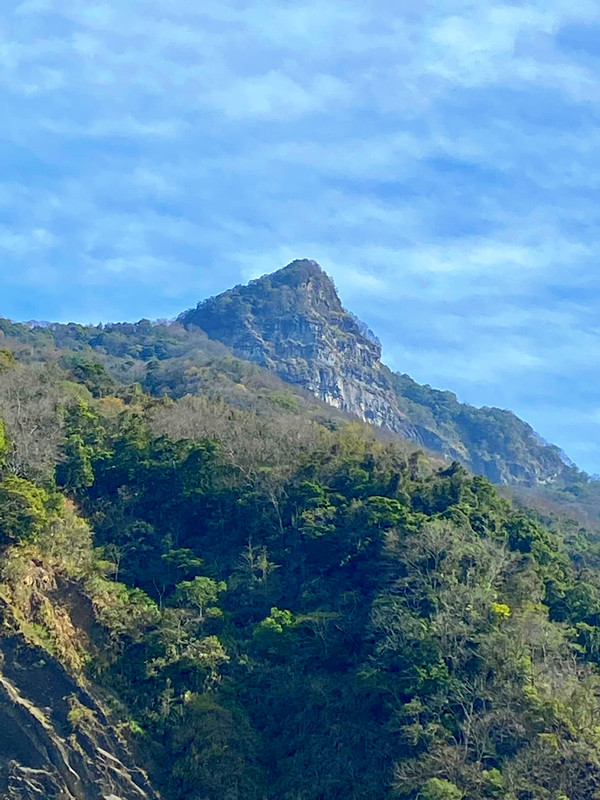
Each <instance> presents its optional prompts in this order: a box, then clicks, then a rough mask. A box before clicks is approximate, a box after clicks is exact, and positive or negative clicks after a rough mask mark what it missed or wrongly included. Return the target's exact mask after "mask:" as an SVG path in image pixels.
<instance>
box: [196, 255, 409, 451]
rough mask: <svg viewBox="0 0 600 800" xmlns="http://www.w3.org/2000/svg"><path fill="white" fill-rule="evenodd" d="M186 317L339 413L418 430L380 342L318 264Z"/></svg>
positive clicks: (291, 269) (239, 290) (238, 291)
mask: <svg viewBox="0 0 600 800" xmlns="http://www.w3.org/2000/svg"><path fill="white" fill-rule="evenodd" d="M182 321H183V322H184V323H185V324H186V325H188V326H189V325H197V326H198V327H199V328H202V330H204V331H205V332H206V333H207V334H208V335H209V336H210V337H211V339H217V340H218V341H221V342H223V343H225V344H226V345H228V346H229V347H230V348H231V349H232V350H233V351H234V353H235V354H236V355H238V356H239V357H240V358H245V359H248V360H251V361H255V362H256V363H258V364H260V365H261V366H263V367H266V368H267V369H270V370H272V371H273V372H276V373H277V374H278V375H279V376H280V377H281V378H283V380H285V381H288V382H289V383H292V384H295V385H297V386H301V387H302V388H304V389H307V390H308V391H310V392H312V393H313V394H314V395H316V396H317V397H318V398H319V399H321V400H323V401H324V402H326V403H329V404H330V405H332V406H335V407H336V408H339V409H341V410H342V411H347V412H349V413H352V414H355V415H357V416H358V417H360V418H361V419H362V420H364V421H366V422H372V423H375V424H376V425H384V426H386V427H388V428H390V429H391V430H393V431H397V432H398V433H402V434H404V435H409V436H412V437H413V438H415V437H416V435H417V432H416V430H415V429H414V426H412V425H411V423H410V421H409V420H408V419H407V417H406V415H405V414H403V412H402V411H401V410H400V408H399V406H398V403H397V402H396V398H395V396H394V393H393V390H392V387H391V384H390V381H389V377H388V375H387V371H386V370H385V368H382V364H381V361H380V358H381V347H380V345H379V342H378V341H377V340H376V339H375V338H374V337H373V336H372V335H369V333H368V332H367V331H366V329H364V328H363V327H362V326H361V324H360V323H359V322H358V320H356V319H355V318H354V317H353V316H352V315H350V314H349V313H348V312H347V311H345V310H344V308H343V307H342V304H341V302H340V299H339V297H338V295H337V292H336V290H335V286H334V285H333V283H332V281H331V280H330V278H328V277H327V275H326V274H325V273H324V272H323V271H322V269H321V268H320V267H319V265H318V264H316V263H315V262H314V261H294V262H293V263H291V264H289V265H288V266H287V267H285V268H284V269H282V270H280V271H279V272H276V273H275V274H274V275H271V276H268V277H265V278H261V279H260V280H257V281H253V282H252V283H250V284H249V285H248V286H243V287H236V288H235V289H232V290H231V291H229V292H226V293H225V294H222V295H220V296H219V297H215V298H212V299H210V300H207V301H206V302H204V303H200V304H199V305H198V307H197V308H196V309H195V310H193V311H191V312H189V313H188V314H186V315H184V316H183V317H182Z"/></svg>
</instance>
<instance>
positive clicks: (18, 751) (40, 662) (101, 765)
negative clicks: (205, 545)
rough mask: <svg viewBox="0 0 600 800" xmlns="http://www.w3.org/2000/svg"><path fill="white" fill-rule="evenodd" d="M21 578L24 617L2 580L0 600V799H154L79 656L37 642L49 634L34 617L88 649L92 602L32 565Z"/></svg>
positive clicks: (77, 646) (64, 640)
mask: <svg viewBox="0 0 600 800" xmlns="http://www.w3.org/2000/svg"><path fill="white" fill-rule="evenodd" d="M21 579H22V576H21ZM26 580H27V589H26V593H27V596H28V604H29V606H30V608H29V612H28V614H27V616H28V617H30V619H29V620H27V621H26V620H25V618H24V617H23V615H22V613H21V612H18V611H17V609H16V608H15V607H14V606H12V605H11V604H10V603H9V602H6V600H5V599H4V595H5V592H6V585H3V587H2V595H3V598H2V599H0V622H1V626H2V633H1V634H0V799H1V800H41V798H45V799H46V800H158V795H157V794H156V793H155V792H154V790H153V789H152V787H151V786H150V784H149V783H148V780H147V778H146V775H145V774H144V773H143V772H142V771H141V770H140V769H139V768H138V767H137V766H136V764H135V763H134V759H133V756H132V754H131V752H130V749H129V747H128V745H127V742H126V741H125V739H123V738H122V736H121V735H120V734H119V733H118V732H117V729H116V728H115V724H114V720H109V719H108V717H107V715H106V713H105V711H104V709H103V707H102V703H101V702H100V700H99V697H98V696H97V694H96V691H95V689H94V687H93V686H91V685H90V684H89V683H88V682H87V681H85V680H83V678H82V673H81V672H80V670H79V669H77V668H76V662H77V656H75V657H74V658H70V659H69V658H66V657H65V656H66V652H67V650H66V649H64V647H63V648H62V652H61V653H58V652H57V653H56V655H52V654H51V653H50V652H49V651H50V650H51V649H52V648H51V647H42V646H39V645H38V644H36V643H35V639H36V638H37V637H38V636H42V637H43V636H45V635H46V631H45V630H44V625H42V624H40V623H39V622H37V623H36V622H34V621H33V620H35V619H40V620H41V619H42V618H44V619H45V623H46V627H47V629H48V630H50V629H51V628H52V626H54V627H55V629H58V628H60V639H61V640H62V644H63V645H65V643H67V642H69V647H72V648H73V653H75V651H76V650H78V649H81V652H83V647H82V645H83V644H84V642H85V646H86V647H87V648H89V651H90V652H91V650H93V648H91V647H90V642H89V640H88V631H86V630H85V628H86V627H87V623H88V622H89V620H87V617H88V613H89V619H93V614H92V612H91V609H89V608H88V606H89V605H90V603H89V600H87V598H86V597H85V596H83V595H82V594H81V593H79V592H78V591H77V589H76V586H75V585H74V584H73V585H69V584H63V585H62V586H61V587H60V588H59V586H58V584H57V583H56V580H55V576H53V575H52V573H51V572H49V571H47V570H45V569H44V568H43V567H42V566H41V565H39V566H36V565H35V564H34V563H33V562H31V566H30V567H29V571H28V578H27V579H26ZM86 609H87V612H86ZM21 611H22V610H21ZM50 617H51V621H50ZM80 626H83V627H80ZM20 628H23V629H24V630H26V631H27V634H28V635H27V636H25V635H24V634H23V633H22V632H21V630H20ZM56 641H58V639H57V640H56ZM61 656H62V657H61ZM61 661H65V663H64V664H63V663H61ZM67 667H68V668H67Z"/></svg>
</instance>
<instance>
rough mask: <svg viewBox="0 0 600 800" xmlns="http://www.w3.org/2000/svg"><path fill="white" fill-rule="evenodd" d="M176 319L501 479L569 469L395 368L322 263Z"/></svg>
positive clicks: (521, 434)
mask: <svg viewBox="0 0 600 800" xmlns="http://www.w3.org/2000/svg"><path fill="white" fill-rule="evenodd" d="M179 321H180V322H181V323H183V324H184V325H185V326H186V327H188V328H190V327H192V326H196V327H198V328H201V329H202V330H203V331H204V332H205V333H206V334H207V335H208V336H209V337H210V338H211V339H214V340H217V341H219V342H222V343H224V344H225V345H227V346H228V347H229V348H231V349H232V350H233V352H234V353H235V355H237V356H238V357H240V358H243V359H247V360H250V361H254V362H256V363H258V364H260V365H261V366H262V367H265V368H266V369H268V370H271V371H272V372H275V373H276V374H277V375H278V376H279V377H280V378H282V379H283V380H285V381H287V382H289V383H291V384H294V385H295V386H300V387H302V388H303V389H306V390H308V391H309V392H311V393H312V394H314V395H315V396H317V397H318V398H319V399H320V400H322V401H324V402H326V403H328V404H330V405H332V406H335V407H336V408H338V409H340V410H342V411H345V412H348V413H350V414H354V415H356V416H357V417H359V418H360V419H361V420H363V421H365V422H370V423H373V424H375V425H379V426H383V427H385V428H388V429H389V430H391V431H394V432H395V433H398V434H400V435H402V436H405V437H408V438H409V439H412V440H415V441H417V442H419V444H421V445H423V446H425V447H427V448H428V449H430V450H433V451H437V452H440V453H442V454H443V455H444V456H446V457H448V458H450V459H457V460H459V461H461V462H462V463H463V464H465V465H466V466H467V467H469V468H470V469H472V470H473V471H474V472H477V473H480V474H483V475H485V476H486V477H488V478H490V479H491V480H493V481H494V482H497V483H521V484H536V483H544V482H548V481H553V480H556V479H557V478H559V477H561V476H562V475H563V473H564V471H565V469H566V468H567V466H566V464H565V462H564V460H563V457H562V455H561V453H560V451H559V449H558V448H556V447H554V446H551V445H548V444H546V443H545V442H544V441H543V440H542V439H541V438H540V437H539V436H538V435H537V434H536V433H535V431H534V430H533V429H532V428H531V426H529V425H528V424H526V423H525V422H523V421H522V420H520V419H519V418H518V417H516V416H515V415H514V414H512V413H510V412H508V411H503V410H501V409H494V408H481V409H478V408H474V407H472V406H469V405H466V404H462V403H459V402H458V400H457V398H456V396H455V395H454V394H453V393H452V392H442V391H437V390H435V389H432V388H431V387H429V386H421V385H419V384H417V383H416V382H414V381H413V380H411V378H410V377H409V376H408V375H402V374H395V373H393V372H392V371H391V370H389V369H388V368H387V367H386V366H385V365H384V364H383V363H382V362H381V346H380V343H379V341H378V340H377V339H376V337H375V336H374V335H373V334H372V333H371V332H370V331H369V329H368V328H367V327H366V326H365V325H363V324H362V323H361V322H360V321H359V320H358V319H357V318H356V317H355V316H354V315H353V314H352V313H350V312H348V311H347V310H346V309H344V307H343V305H342V303H341V300H340V298H339V296H338V293H337V291H336V288H335V285H334V283H333V281H332V280H331V278H329V276H328V275H326V273H325V272H324V271H323V270H322V269H321V267H320V266H319V265H318V264H317V263H316V262H315V261H311V260H307V259H303V260H297V261H293V262H292V263H291V264H289V265H288V266H286V267H284V268H283V269H281V270H279V271H278V272H275V273H273V274H272V275H266V276H264V277H262V278H259V279H258V280H255V281H252V282H251V283H249V284H248V285H247V286H236V287H235V288H233V289H230V290H229V291H227V292H225V293H223V294H221V295H218V296H217V297H213V298H210V299H208V300H205V301H203V302H201V303H199V304H198V306H197V307H196V308H195V309H193V310H191V311H188V312H186V313H185V314H183V315H182V316H181V317H180V319H179Z"/></svg>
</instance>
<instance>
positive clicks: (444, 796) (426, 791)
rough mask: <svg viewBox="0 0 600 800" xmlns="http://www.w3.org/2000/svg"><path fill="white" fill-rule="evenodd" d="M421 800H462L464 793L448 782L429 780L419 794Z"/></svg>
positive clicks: (439, 779)
mask: <svg viewBox="0 0 600 800" xmlns="http://www.w3.org/2000/svg"><path fill="white" fill-rule="evenodd" d="M419 797H420V798H422V800H462V798H463V797H464V793H463V792H461V791H460V789H459V788H458V786H455V785H454V784H453V783H451V782H450V781H446V780H444V779H443V778H430V779H429V780H428V781H427V783H426V784H425V786H424V787H423V789H422V791H421V792H420V793H419Z"/></svg>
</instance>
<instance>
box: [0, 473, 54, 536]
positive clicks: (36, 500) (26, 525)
mask: <svg viewBox="0 0 600 800" xmlns="http://www.w3.org/2000/svg"><path fill="white" fill-rule="evenodd" d="M48 502H49V497H48V494H47V493H46V492H45V491H44V490H43V489H40V488H38V487H37V486H34V485H33V484H32V483H30V482H29V481H26V480H24V479H23V478H17V477H15V476H14V475H7V476H6V477H5V478H4V480H2V482H0V544H1V545H6V544H9V543H11V542H22V541H26V540H28V539H33V538H34V537H35V536H36V535H37V534H39V533H41V531H42V530H43V528H44V525H46V524H47V522H48V519H49V516H48V508H47V506H48Z"/></svg>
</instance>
